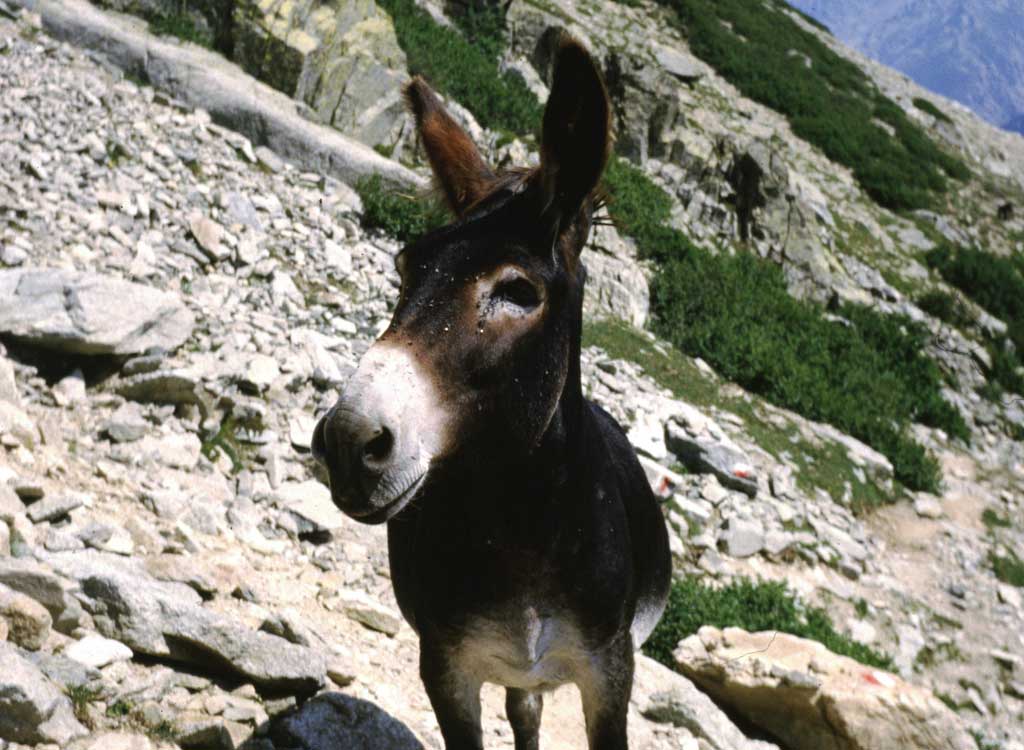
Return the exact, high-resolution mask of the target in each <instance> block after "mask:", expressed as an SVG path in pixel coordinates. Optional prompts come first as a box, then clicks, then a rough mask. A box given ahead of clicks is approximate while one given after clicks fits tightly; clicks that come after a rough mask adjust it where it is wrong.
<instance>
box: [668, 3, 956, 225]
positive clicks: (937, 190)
mask: <svg viewBox="0 0 1024 750" xmlns="http://www.w3.org/2000/svg"><path fill="white" fill-rule="evenodd" d="M657 1H658V2H659V3H661V4H662V5H665V6H667V7H669V8H671V9H672V10H674V11H675V20H676V22H677V23H678V25H680V26H681V27H682V28H683V29H684V30H685V32H686V33H687V34H688V37H689V42H690V48H691V49H692V50H693V52H694V53H695V54H696V55H697V56H699V57H700V58H702V59H703V60H705V61H706V62H708V63H709V64H710V65H711V66H713V67H714V68H715V69H716V70H718V72H719V73H720V74H722V75H723V76H724V77H725V78H727V79H728V80H729V81H731V82H732V83H733V84H734V85H735V86H736V87H737V88H738V89H739V90H740V91H741V92H742V93H743V95H744V96H747V97H749V98H751V99H754V100H755V101H758V102H760V103H762V104H764V105H766V106H768V107H771V108H772V109H774V110H776V111H778V112H781V113H782V114H784V115H786V117H788V118H789V121H790V124H791V125H792V128H793V131H794V132H795V133H796V134H797V135H798V136H800V137H801V138H803V139H805V140H807V141H809V142H810V143H812V144H814V145H815V146H817V147H818V148H820V149H821V150H822V151H823V152H824V153H825V154H826V156H828V157H829V158H830V159H832V160H833V161H836V162H839V163H840V164H843V165H845V166H847V167H849V168H850V169H851V170H853V173H854V175H855V176H856V177H857V180H858V181H859V182H860V184H861V185H862V186H863V188H864V190H865V191H866V192H867V193H868V194H869V195H870V196H871V197H872V198H873V199H874V200H875V201H877V202H878V203H879V204H880V205H882V206H885V207H886V208H891V209H895V210H901V209H907V210H912V209H918V208H926V207H929V206H932V205H934V204H935V203H936V196H938V195H940V194H942V193H944V192H945V191H946V189H947V177H953V178H955V179H959V180H963V179H967V178H968V177H969V176H970V172H969V171H968V169H967V167H966V166H965V165H964V164H963V162H962V161H960V160H959V159H956V158H954V157H952V156H949V155H948V154H946V153H945V152H943V151H942V150H940V149H939V148H938V146H936V145H935V143H933V142H932V141H931V140H930V139H929V138H928V136H927V135H926V134H925V133H924V131H923V130H921V128H919V127H918V126H917V125H915V124H914V123H913V122H911V121H910V120H909V119H908V118H907V116H906V114H905V113H904V112H903V110H902V109H900V108H899V106H898V105H896V104H895V103H894V102H893V101H891V100H890V99H888V98H886V97H885V96H883V95H882V94H881V93H880V92H879V91H878V90H877V89H876V88H875V86H874V85H873V84H872V83H871V82H870V81H869V79H868V78H867V77H866V76H865V74H864V73H863V71H861V70H860V68H858V67H857V66H856V65H854V64H853V63H852V62H850V61H848V60H846V59H844V58H842V57H840V56H839V55H837V54H836V53H835V52H833V51H832V50H831V49H829V48H828V46H826V45H825V44H824V43H823V42H822V41H821V40H820V39H819V38H818V37H817V36H815V35H814V34H813V33H810V32H808V31H805V30H803V29H801V28H800V27H799V25H798V24H797V23H796V22H794V21H793V19H791V18H790V17H788V16H787V15H786V13H784V12H782V9H781V7H782V6H780V5H779V4H778V3H773V4H767V3H761V2H757V1H756V0H657ZM808 63H809V65H808ZM890 130H891V131H892V134H890V132H889V131H890Z"/></svg>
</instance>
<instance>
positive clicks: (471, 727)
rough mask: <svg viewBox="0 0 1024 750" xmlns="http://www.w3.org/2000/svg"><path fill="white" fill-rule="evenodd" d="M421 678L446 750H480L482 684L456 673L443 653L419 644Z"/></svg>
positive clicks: (481, 741)
mask: <svg viewBox="0 0 1024 750" xmlns="http://www.w3.org/2000/svg"><path fill="white" fill-rule="evenodd" d="M420 678H421V679H422V680H423V686H424V687H425V688H426V689H427V697H429V698H430V704H431V706H433V707H434V715H435V716H436V717H437V724H438V726H440V727H441V736H443V737H444V746H445V750H483V746H484V740H483V732H482V731H481V729H480V687H481V684H482V683H480V682H479V681H478V680H475V679H473V678H471V677H469V676H468V675H466V674H464V673H462V672H459V671H458V670H456V669H455V668H454V667H453V665H452V663H451V661H450V660H449V659H448V657H447V655H446V654H445V652H444V650H443V649H442V648H440V647H438V646H432V645H428V644H427V643H426V642H424V641H423V640H421V641H420Z"/></svg>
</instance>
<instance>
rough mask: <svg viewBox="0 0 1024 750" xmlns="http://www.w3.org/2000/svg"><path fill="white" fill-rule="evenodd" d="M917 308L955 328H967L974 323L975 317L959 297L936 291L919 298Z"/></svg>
mask: <svg viewBox="0 0 1024 750" xmlns="http://www.w3.org/2000/svg"><path fill="white" fill-rule="evenodd" d="M916 304H917V306H918V307H920V308H921V309H922V310H924V311H925V312H926V313H928V314H929V315H931V316H932V317H933V318H938V319H939V320H941V321H942V322H943V323H946V324H948V325H951V326H953V327H954V328H966V327H968V326H970V325H972V324H973V323H974V316H973V315H971V311H970V310H969V309H968V307H967V305H965V304H964V302H963V300H961V299H960V298H959V297H957V296H955V295H953V294H950V293H949V292H944V291H941V290H934V291H931V292H926V293H925V294H924V295H922V296H921V297H918V299H917V302H916Z"/></svg>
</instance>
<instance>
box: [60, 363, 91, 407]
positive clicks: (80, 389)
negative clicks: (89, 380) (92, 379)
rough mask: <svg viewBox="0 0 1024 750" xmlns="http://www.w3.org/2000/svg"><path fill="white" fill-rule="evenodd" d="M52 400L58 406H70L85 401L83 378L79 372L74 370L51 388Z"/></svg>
mask: <svg viewBox="0 0 1024 750" xmlns="http://www.w3.org/2000/svg"><path fill="white" fill-rule="evenodd" d="M53 398H54V400H55V401H56V402H57V405H58V406H71V405H73V404H77V403H81V402H82V401H85V398H86V395H85V376H84V375H83V374H82V371H81V370H75V371H74V372H73V373H71V374H70V375H68V376H67V377H66V378H61V379H60V380H59V381H58V382H57V384H56V385H55V386H54V387H53Z"/></svg>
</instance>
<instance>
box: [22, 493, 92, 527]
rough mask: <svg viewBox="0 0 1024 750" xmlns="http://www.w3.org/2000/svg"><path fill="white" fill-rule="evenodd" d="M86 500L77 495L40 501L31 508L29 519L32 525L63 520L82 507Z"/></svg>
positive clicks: (60, 496)
mask: <svg viewBox="0 0 1024 750" xmlns="http://www.w3.org/2000/svg"><path fill="white" fill-rule="evenodd" d="M83 503H84V498H83V497H82V496H81V495H77V494H66V495H58V496H56V497H48V498H46V499H45V500H40V501H39V502H38V503H35V504H34V505H31V506H29V509H28V517H29V518H30V519H31V520H32V523H42V522H44V521H56V520H57V519H59V518H63V517H64V516H66V515H67V514H68V513H70V512H71V511H73V510H75V509H76V508H80V507H82V504H83Z"/></svg>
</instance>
